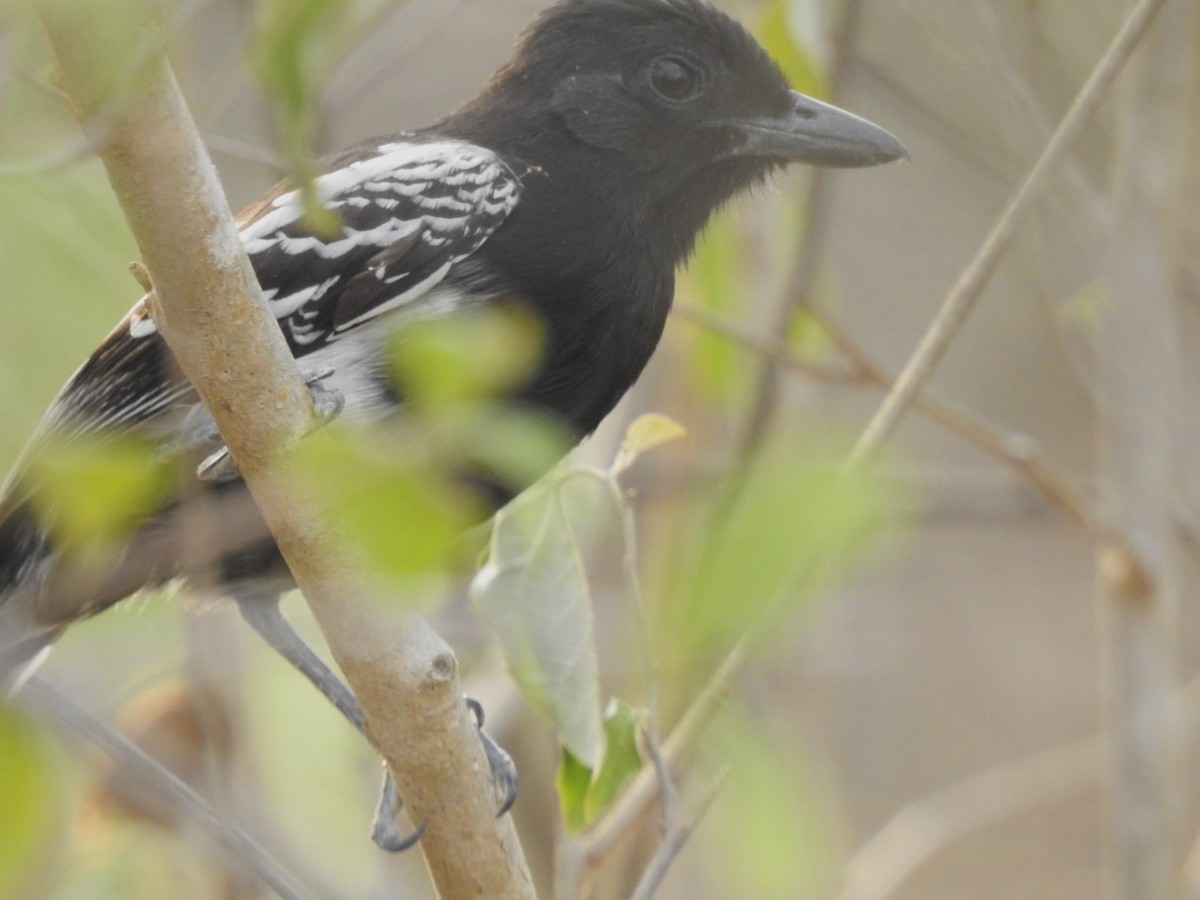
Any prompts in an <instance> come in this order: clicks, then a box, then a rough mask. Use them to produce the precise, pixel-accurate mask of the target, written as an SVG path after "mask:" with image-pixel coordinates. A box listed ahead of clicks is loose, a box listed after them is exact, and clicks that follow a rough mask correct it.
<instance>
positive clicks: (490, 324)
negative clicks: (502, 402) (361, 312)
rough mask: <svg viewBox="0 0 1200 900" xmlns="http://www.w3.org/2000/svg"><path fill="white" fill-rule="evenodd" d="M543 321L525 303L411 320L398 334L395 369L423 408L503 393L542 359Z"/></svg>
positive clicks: (399, 382)
mask: <svg viewBox="0 0 1200 900" xmlns="http://www.w3.org/2000/svg"><path fill="white" fill-rule="evenodd" d="M543 343H544V335H543V332H542V324H541V322H540V321H539V320H538V319H537V318H536V316H535V314H534V313H533V312H532V311H530V310H529V309H527V308H526V307H524V306H517V305H506V306H502V307H501V306H489V307H486V308H481V309H477V310H473V311H471V312H465V313H461V314H458V315H454V316H447V317H444V318H437V319H428V320H425V321H418V322H414V323H412V325H410V326H409V327H407V328H405V329H404V330H403V332H402V333H401V334H400V335H399V336H398V337H397V339H396V343H395V348H394V353H393V356H392V374H393V376H394V378H395V380H396V383H397V386H398V387H399V388H400V391H401V393H402V394H403V395H404V397H405V399H406V400H408V401H410V402H412V403H414V404H416V405H417V407H418V409H420V410H422V411H428V410H431V409H432V410H437V409H439V408H442V409H444V408H446V407H447V406H450V405H453V404H458V403H464V402H468V401H479V400H487V399H491V398H494V397H498V396H500V395H502V394H504V393H506V392H508V391H510V390H512V389H514V388H516V387H518V386H519V385H520V384H521V383H522V382H524V381H525V380H526V379H528V378H529V377H530V376H531V375H532V374H533V373H534V371H535V370H536V369H537V366H538V364H539V363H540V362H541V358H542V346H543Z"/></svg>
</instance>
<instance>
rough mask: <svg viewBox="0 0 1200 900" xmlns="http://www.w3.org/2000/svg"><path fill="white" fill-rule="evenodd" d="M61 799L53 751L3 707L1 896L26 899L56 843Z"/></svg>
mask: <svg viewBox="0 0 1200 900" xmlns="http://www.w3.org/2000/svg"><path fill="white" fill-rule="evenodd" d="M61 799H62V798H61V791H60V785H59V782H58V779H57V777H56V775H55V770H54V750H53V748H52V747H51V746H50V745H49V744H48V742H47V741H46V740H45V739H44V738H43V737H42V735H41V734H40V732H38V731H37V729H36V728H35V727H34V725H33V723H32V722H30V721H29V720H28V719H27V718H26V717H25V716H23V715H21V714H19V713H17V712H16V711H15V710H13V709H12V708H11V707H9V706H5V705H2V704H0V897H16V896H21V895H22V894H21V891H20V890H19V889H20V888H21V886H22V885H23V884H24V883H25V882H26V881H27V880H28V879H29V878H30V876H31V875H32V874H33V871H34V869H35V867H36V866H37V864H38V862H39V861H40V860H42V858H43V857H44V856H45V854H46V853H47V851H48V850H49V849H50V842H51V841H54V840H56V835H55V827H54V826H55V819H56V818H57V815H58V804H59V802H60V801H61Z"/></svg>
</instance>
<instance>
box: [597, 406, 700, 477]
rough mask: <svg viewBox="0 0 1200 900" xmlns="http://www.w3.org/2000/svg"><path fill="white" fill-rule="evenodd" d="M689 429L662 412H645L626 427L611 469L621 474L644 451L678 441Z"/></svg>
mask: <svg viewBox="0 0 1200 900" xmlns="http://www.w3.org/2000/svg"><path fill="white" fill-rule="evenodd" d="M686 434H687V429H686V428H684V427H683V426H682V425H680V424H679V423H678V422H676V421H675V420H674V419H672V418H671V417H670V416H664V415H663V414H662V413H643V414H642V415H640V416H638V417H637V418H636V419H634V420H633V421H632V422H631V423H630V425H629V427H628V428H627V429H625V438H624V440H622V441H621V448H620V450H618V451H617V458H616V459H615V460H613V464H612V466H611V467H610V469H609V471H610V472H612V474H614V475H619V474H621V473H622V472H624V471H626V470H627V469H628V468H629V467H630V466H632V465H633V464H634V463H635V462H636V461H637V459H638V457H640V456H641V455H642V454H643V453H646V452H647V451H649V450H653V449H654V448H656V447H661V446H662V445H663V444H669V443H671V442H672V441H677V440H679V439H680V438H682V437H684V436H685V435H686Z"/></svg>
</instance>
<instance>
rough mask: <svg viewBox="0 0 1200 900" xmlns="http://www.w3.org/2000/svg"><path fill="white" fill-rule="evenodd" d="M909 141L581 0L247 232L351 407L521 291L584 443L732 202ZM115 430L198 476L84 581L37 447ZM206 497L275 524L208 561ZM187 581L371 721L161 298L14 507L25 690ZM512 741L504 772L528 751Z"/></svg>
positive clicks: (65, 395)
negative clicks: (478, 83) (80, 627)
mask: <svg viewBox="0 0 1200 900" xmlns="http://www.w3.org/2000/svg"><path fill="white" fill-rule="evenodd" d="M906 156H907V152H906V150H905V148H904V146H903V145H902V144H901V143H900V141H899V140H898V139H897V138H896V137H895V136H893V135H892V134H891V133H889V132H888V131H886V130H884V129H883V128H881V127H879V126H877V125H874V124H872V123H871V122H868V121H867V120H865V119H862V118H860V117H858V116H855V115H853V114H851V113H849V112H846V111H844V110H842V109H840V108H837V107H835V106H832V105H829V104H826V103H823V102H821V101H818V100H816V99H814V98H812V97H809V96H806V95H804V94H801V93H798V92H796V91H794V90H792V88H791V87H790V86H789V84H788V82H787V79H786V78H785V76H784V75H783V73H782V71H781V69H780V68H779V66H778V65H777V64H776V63H775V62H774V61H773V60H772V59H771V58H770V56H769V55H768V54H767V53H766V51H765V50H764V49H763V48H762V46H761V45H760V44H759V43H758V42H757V41H756V40H755V38H754V37H753V36H752V35H751V33H750V32H749V31H748V30H747V29H746V28H745V27H744V26H742V25H741V24H740V23H739V22H737V21H736V20H735V19H733V18H732V17H730V16H729V15H727V14H726V13H724V12H722V11H720V10H719V9H717V8H716V7H714V6H712V5H710V4H709V3H708V2H705V0H559V2H557V3H555V4H553V5H552V6H549V7H547V8H546V9H545V10H544V11H543V12H542V13H541V14H540V15H539V16H538V17H537V18H536V19H535V20H534V22H533V23H532V24H531V25H530V26H529V27H528V28H527V29H526V30H525V31H524V32H523V33H522V35H521V36H520V37H519V38H518V40H517V42H516V44H515V47H514V50H513V53H512V55H511V57H510V58H509V60H508V61H507V62H506V63H505V64H504V65H503V66H501V68H499V69H498V70H497V71H496V72H495V73H494V74H493V75H492V76H491V77H490V78H489V79H488V80H487V81H486V82H485V83H484V84H483V86H482V88H481V89H480V91H479V93H478V94H477V95H476V96H475V97H474V98H473V99H471V100H469V101H468V102H466V103H465V105H463V106H462V107H461V108H459V109H457V110H456V111H454V112H452V113H450V114H449V115H447V116H446V117H444V118H442V119H441V120H439V121H437V122H435V123H433V124H432V125H429V126H428V127H425V128H420V129H417V130H414V131H408V132H402V133H396V134H390V135H387V136H384V137H379V138H373V139H369V140H365V141H362V142H360V143H358V144H356V145H355V146H352V147H350V148H348V149H346V150H344V151H342V152H340V153H337V154H334V155H332V156H329V157H327V158H325V159H324V160H322V161H321V162H320V164H319V167H318V170H317V171H318V172H319V174H318V175H317V176H316V177H315V181H314V183H313V189H314V191H315V194H316V196H317V197H318V198H319V199H320V201H321V203H322V204H323V205H324V206H325V207H326V208H327V209H329V210H330V211H332V213H333V214H335V215H336V217H337V218H336V221H337V225H336V227H335V228H333V229H332V231H329V230H322V229H317V228H314V227H312V225H311V222H310V219H309V218H308V217H306V215H305V210H306V205H305V201H304V195H303V192H302V191H301V189H299V188H298V187H296V186H295V185H293V184H289V183H283V184H280V185H278V186H276V187H275V188H273V189H272V190H270V191H269V192H268V193H267V194H265V195H264V196H263V197H262V198H261V199H260V200H259V201H257V202H256V203H254V204H252V205H251V206H250V207H248V208H247V209H246V210H245V211H243V212H242V213H241V215H240V216H239V217H238V219H237V222H238V226H239V229H240V235H241V239H242V243H243V246H244V248H245V251H246V253H247V255H248V257H249V259H250V262H251V264H252V266H253V268H254V272H255V274H256V276H257V278H258V281H259V284H260V286H261V288H262V293H263V296H264V298H265V300H266V303H267V305H268V307H269V308H270V310H271V312H272V313H273V314H274V317H275V319H276V321H277V322H278V324H279V328H280V329H281V331H282V333H283V336H284V338H285V339H286V341H287V344H288V346H289V348H290V350H291V352H292V353H293V355H294V356H295V358H296V360H297V362H298V363H299V364H300V366H301V368H302V370H304V371H305V372H309V373H314V374H313V376H312V387H313V390H314V394H315V395H316V396H318V397H319V398H320V399H322V400H323V401H325V405H326V407H327V408H329V409H330V410H334V411H340V413H341V415H343V416H346V417H349V418H352V419H355V420H362V421H368V422H371V421H374V422H384V421H389V420H392V419H394V418H395V417H397V416H403V415H404V414H405V407H406V399H405V396H404V395H403V391H402V390H400V389H399V388H398V387H397V385H396V384H395V382H394V381H393V380H392V379H391V378H390V377H389V367H388V365H387V361H386V359H385V355H386V353H385V348H386V347H387V346H388V345H389V341H390V340H391V339H392V338H393V337H394V336H395V335H396V334H397V333H400V332H403V330H404V329H406V328H410V327H412V324H413V323H414V322H419V321H422V320H427V319H431V318H442V317H454V316H458V315H460V314H464V313H465V312H467V311H469V310H475V309H480V308H489V307H494V306H502V305H506V304H511V303H514V302H519V303H520V304H522V305H523V306H524V307H526V308H528V309H529V310H530V311H532V314H533V315H534V316H535V317H536V319H537V321H538V322H539V324H540V329H541V332H542V340H541V351H540V356H539V357H538V359H537V361H536V363H535V364H534V366H533V367H532V370H531V372H530V373H529V374H528V375H527V377H525V378H524V380H523V381H521V382H520V383H518V384H515V385H513V386H512V387H511V388H510V390H509V395H508V396H507V397H506V398H505V399H506V400H507V401H510V402H512V403H515V404H520V405H521V406H523V407H526V408H531V409H534V410H537V411H539V412H541V413H542V414H544V415H546V416H547V417H549V418H551V419H552V420H554V421H555V422H558V423H561V424H562V426H563V427H564V428H566V429H567V431H568V432H569V433H570V435H571V436H572V438H573V439H575V440H581V439H583V438H584V437H586V436H587V435H589V434H591V433H592V432H593V431H594V430H595V429H596V427H597V426H598V425H599V424H600V422H601V421H602V420H603V419H604V417H605V416H607V415H608V413H609V412H611V410H612V409H613V407H614V406H615V405H616V404H617V402H618V401H619V400H620V399H621V397H622V396H623V395H624V394H625V393H626V392H627V391H628V390H629V388H630V387H631V386H632V385H633V383H634V382H635V381H636V380H637V378H638V376H639V374H640V373H641V372H642V370H643V368H644V367H645V365H646V364H647V361H648V360H649V359H650V357H651V355H652V353H653V352H654V350H655V348H656V346H657V345H658V342H659V339H660V337H661V335H662V333H663V330H664V327H665V323H666V320H667V315H668V312H669V310H670V308H671V303H672V298H673V294H674V279H675V273H676V270H677V269H678V268H679V267H680V266H681V265H682V264H683V263H684V262H685V261H686V259H687V258H688V256H689V254H690V253H691V251H692V249H693V247H694V244H695V242H696V239H697V236H698V235H699V233H700V232H701V230H702V229H703V227H704V226H705V224H706V222H707V221H708V220H709V218H710V216H711V215H712V214H713V213H714V211H716V210H717V209H718V208H720V207H721V206H722V205H723V204H725V203H726V202H727V201H729V200H730V199H732V198H734V197H735V196H738V195H740V194H743V193H745V192H747V191H748V190H750V189H752V188H753V187H754V186H756V185H758V184H761V183H762V182H763V181H764V180H766V179H767V178H768V177H769V176H770V175H771V174H772V173H774V172H776V171H778V170H780V169H782V168H784V167H785V166H787V165H790V164H793V163H800V164H807V165H814V166H832V167H845V168H851V167H863V166H873V165H878V164H882V163H887V162H890V161H893V160H896V159H900V158H902V157H906ZM114 434H116V435H125V434H137V435H140V436H142V437H143V438H144V439H145V440H148V441H151V442H152V443H153V444H154V446H156V447H157V448H159V449H160V450H161V451H162V452H163V453H171V454H174V455H176V456H178V457H179V458H181V459H183V460H185V461H187V462H188V467H187V468H186V473H187V474H186V475H185V477H183V478H181V479H180V483H179V484H178V485H176V486H175V487H174V488H173V490H172V491H171V492H170V493H169V495H168V496H166V497H165V498H164V499H162V500H161V501H160V502H159V503H158V504H157V505H156V506H155V507H154V508H153V509H150V510H148V511H146V512H145V513H144V514H143V515H142V516H141V518H140V519H139V520H138V521H137V522H136V523H135V524H134V526H133V527H132V529H131V530H130V532H129V535H128V536H127V538H125V539H124V543H123V545H122V546H121V547H120V548H119V549H118V552H115V553H112V554H111V555H110V556H109V557H106V560H107V562H106V563H105V564H104V565H103V566H101V567H100V569H99V570H97V569H96V568H95V564H94V561H93V564H92V568H90V569H89V570H88V571H87V572H86V577H80V573H79V572H78V571H73V570H72V563H71V559H70V554H68V553H65V552H64V551H63V548H62V547H60V546H58V543H57V542H58V538H56V535H55V530H54V528H53V527H52V524H53V523H52V522H49V521H47V519H48V518H51V519H52V518H53V513H52V510H51V512H50V513H48V512H47V507H46V504H45V503H44V502H39V491H40V490H41V486H40V484H39V480H38V479H37V478H36V477H34V475H33V474H32V472H33V471H34V469H35V467H34V466H33V465H32V462H31V461H33V462H35V461H36V459H37V456H38V454H39V453H40V452H41V449H42V448H43V447H46V446H48V445H49V443H50V442H51V441H59V442H62V441H66V442H72V441H82V440H85V439H104V438H105V437H107V436H111V435H114ZM196 497H203V498H206V499H207V501H208V502H215V503H218V504H219V506H220V509H222V510H237V511H238V512H239V514H240V515H241V516H242V517H243V519H246V520H248V521H249V522H250V523H251V525H250V527H246V528H241V529H229V531H230V532H231V533H230V534H228V535H226V534H221V535H219V536H218V540H219V541H223V543H220V546H219V548H218V550H217V551H216V552H214V553H213V554H212V556H211V558H210V559H208V560H207V563H206V567H205V569H204V571H203V573H198V572H197V563H196V561H195V560H186V559H184V558H183V557H182V556H181V550H180V542H179V541H174V540H171V535H172V533H173V529H175V528H178V527H179V523H180V522H182V521H184V519H185V518H186V516H187V511H188V510H189V508H190V507H191V504H192V503H193V502H194V500H195V498H196ZM42 499H44V498H42ZM181 578H182V579H184V580H185V581H187V580H190V581H194V582H196V583H197V584H198V585H200V586H201V587H202V589H203V590H204V591H208V592H215V593H219V594H222V595H224V596H228V597H230V598H232V599H234V600H235V601H237V604H238V608H239V609H240V610H241V612H242V613H243V615H244V616H245V617H246V619H247V621H249V622H250V624H251V625H252V626H253V627H254V628H255V630H256V631H258V632H259V633H260V634H262V635H263V636H264V637H265V638H266V639H267V640H268V642H269V643H270V644H271V645H272V646H273V647H275V648H276V649H277V650H280V651H281V652H282V653H283V654H284V656H285V657H286V658H288V659H289V660H290V661H291V662H292V663H293V664H295V665H296V666H297V667H298V668H300V670H301V671H302V672H304V674H306V675H307V676H308V677H309V678H310V679H311V680H313V681H314V683H316V684H317V685H318V687H320V688H321V690H322V691H324V692H325V693H326V694H327V696H330V698H331V699H332V700H334V702H335V703H336V704H338V706H339V709H341V710H342V712H343V713H344V714H345V715H346V716H347V718H349V719H350V720H351V721H352V722H355V724H356V725H357V726H358V727H360V728H361V724H362V720H361V713H360V712H358V711H357V706H356V704H355V702H354V699H353V696H352V694H350V693H349V690H348V689H347V688H345V687H344V686H342V685H341V684H340V682H339V681H338V680H337V679H336V677H335V676H333V675H332V673H330V672H329V671H328V670H327V669H325V668H324V665H323V664H322V663H320V661H319V660H317V658H316V657H315V655H314V654H312V652H311V651H310V650H308V649H307V648H306V647H304V645H303V644H302V643H299V639H298V638H296V636H295V633H294V632H292V631H291V630H290V627H289V626H288V625H287V623H286V620H285V619H284V618H283V617H282V615H281V614H280V613H279V606H278V604H279V597H280V596H281V594H282V593H283V592H284V591H286V590H288V589H290V587H291V586H292V584H291V582H290V576H289V573H288V572H287V567H286V564H285V563H284V562H283V560H282V558H281V557H280V555H279V553H278V550H277V549H276V548H275V546H274V543H273V542H272V540H271V538H270V535H269V532H268V531H267V530H266V528H265V526H264V525H262V524H261V519H260V518H259V517H258V516H257V511H256V510H255V508H254V506H253V501H252V500H251V499H250V498H249V494H248V492H247V491H246V488H245V486H244V484H243V483H242V481H241V480H240V478H239V477H238V475H237V472H236V469H234V468H233V467H232V465H231V464H229V463H228V461H227V459H225V458H224V453H223V444H222V441H221V438H220V435H219V433H218V431H217V429H216V427H215V425H214V424H213V421H212V418H211V416H210V415H209V413H208V411H207V410H206V409H205V408H204V406H203V403H202V402H201V400H200V399H199V397H198V396H197V394H196V392H195V390H194V389H193V387H192V385H191V384H190V383H189V382H188V381H187V379H186V378H185V377H184V376H183V375H182V374H181V373H180V372H179V369H178V367H177V366H176V365H175V364H174V359H173V357H172V354H171V349H170V347H169V346H168V345H167V343H166V342H165V341H164V340H163V338H162V336H161V335H160V334H159V332H158V330H157V329H156V327H155V324H154V321H153V319H152V317H151V315H150V313H149V311H148V308H147V298H146V297H143V298H142V299H140V300H138V301H137V302H136V303H135V304H134V306H133V308H132V309H131V310H130V311H129V313H128V314H127V315H126V316H125V317H124V318H123V319H122V320H121V321H120V322H119V323H118V324H117V326H116V327H115V329H114V330H113V331H112V332H111V333H110V334H109V335H108V337H107V338H105V339H104V340H103V342H102V343H101V344H100V346H99V347H98V349H97V350H96V351H95V352H94V353H93V354H92V355H91V356H90V357H89V358H88V359H87V360H86V361H85V362H84V363H83V365H82V366H81V367H80V368H79V369H78V370H77V371H76V372H75V373H74V375H73V376H72V377H71V378H70V380H69V381H68V382H67V384H66V386H65V387H64V388H63V389H62V391H61V393H60V394H59V395H58V397H57V398H56V399H55V400H54V401H53V404H52V405H51V407H50V409H49V411H48V412H47V414H46V416H45V417H44V419H43V421H42V423H41V425H40V426H39V428H38V431H37V432H36V433H35V435H34V437H33V439H32V441H31V443H30V446H29V448H28V450H27V451H26V453H25V454H24V456H23V457H22V461H21V462H20V463H19V464H18V466H17V468H16V470H15V471H14V472H13V474H12V475H11V476H10V477H9V479H8V481H7V483H6V486H5V488H4V492H3V495H2V497H0V682H6V683H8V684H10V685H16V684H17V683H18V682H19V680H20V679H21V678H22V677H24V676H25V675H27V674H28V672H30V671H31V670H32V669H33V668H34V667H35V666H36V664H37V663H38V662H39V661H40V660H41V659H42V658H43V657H44V656H45V654H46V652H48V650H49V648H50V647H51V646H52V645H53V643H54V641H55V640H56V639H57V638H58V637H59V636H60V635H61V634H62V632H63V631H64V630H65V629H66V628H67V627H68V626H70V625H71V624H72V623H74V622H77V621H79V620H81V619H85V618H87V617H90V616H93V615H95V614H97V613H100V612H102V611H103V610H105V609H107V608H109V607H111V606H112V605H113V604H115V603H117V602H118V601H120V600H122V599H123V598H125V597H127V596H129V595H131V594H133V593H135V592H136V591H139V590H141V589H144V588H151V587H155V586H159V585H163V584H166V583H168V582H171V581H173V580H178V579H181ZM481 733H482V730H481ZM488 749H489V758H490V759H491V760H492V762H493V767H494V768H497V769H503V768H504V766H505V761H504V757H503V751H501V750H499V748H496V747H494V746H489V747H488ZM514 777H515V776H514ZM510 802H511V797H507V794H506V803H510ZM378 825H379V823H377V826H378ZM383 830H385V831H386V823H385V827H384V829H383ZM377 842H379V843H381V844H386V843H389V842H390V843H391V844H392V845H393V846H398V845H401V844H403V843H404V840H400V839H397V837H396V835H394V834H393V835H387V834H384V835H382V836H381V837H380V836H377Z"/></svg>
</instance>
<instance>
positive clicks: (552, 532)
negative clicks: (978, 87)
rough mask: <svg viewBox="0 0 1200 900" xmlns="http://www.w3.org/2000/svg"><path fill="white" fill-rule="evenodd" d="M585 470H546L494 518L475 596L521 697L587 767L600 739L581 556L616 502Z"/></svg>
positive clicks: (599, 750)
mask: <svg viewBox="0 0 1200 900" xmlns="http://www.w3.org/2000/svg"><path fill="white" fill-rule="evenodd" d="M582 471H585V470H581V469H575V470H571V469H567V470H564V471H561V472H556V473H552V474H551V475H550V476H548V477H547V478H546V479H544V480H543V481H542V482H540V483H539V484H536V485H534V486H533V487H532V488H530V489H529V490H528V491H526V492H525V493H523V494H522V495H521V496H519V497H517V498H516V499H515V500H513V501H512V502H511V503H509V504H508V505H507V506H506V507H504V509H502V510H501V511H500V512H499V513H497V515H496V518H495V522H494V524H493V528H492V540H491V548H490V552H489V556H488V561H487V563H486V564H485V565H484V567H483V568H482V569H481V570H480V572H479V574H478V575H477V576H476V578H475V581H474V583H473V584H472V586H471V596H472V599H473V600H474V601H475V604H476V606H478V608H479V609H480V611H481V612H483V614H484V615H486V616H487V617H488V619H489V621H491V623H492V626H493V627H494V628H495V629H496V632H497V633H498V634H499V636H500V640H501V642H502V643H503V645H504V649H505V655H506V657H507V660H508V665H509V668H510V669H511V671H512V673H513V677H514V678H515V679H516V681H517V684H518V685H519V686H520V688H521V690H522V692H523V693H524V695H525V698H526V699H527V700H528V701H529V703H530V704H531V705H532V706H533V707H534V708H536V709H538V710H540V711H541V712H542V713H543V714H545V715H546V716H547V717H549V719H550V720H551V722H553V723H554V727H555V729H556V731H557V733H558V736H559V739H560V741H561V743H562V745H563V746H564V747H565V748H566V749H567V750H568V751H570V753H571V754H572V755H573V756H574V757H575V758H576V759H578V760H579V761H580V762H581V763H582V764H583V765H585V766H587V767H588V768H589V769H592V768H595V767H596V766H597V765H598V764H599V762H600V758H601V756H602V754H603V748H604V733H603V727H602V720H603V719H602V716H601V712H600V684H599V674H598V666H597V662H596V648H595V638H594V626H593V621H592V606H591V591H590V587H589V585H588V577H587V569H586V565H585V562H584V559H585V556H586V554H587V548H588V546H589V544H590V540H589V539H590V538H592V537H593V532H594V530H595V529H596V528H597V527H598V523H599V522H600V521H602V520H603V519H604V518H605V517H604V516H603V515H602V513H603V510H604V509H605V508H606V507H608V508H609V509H610V510H611V508H612V504H613V503H614V500H613V492H612V488H611V483H610V482H608V481H607V478H608V476H607V475H606V474H605V473H603V472H600V471H598V470H586V472H587V474H586V475H583V474H580V473H581V472H582Z"/></svg>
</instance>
